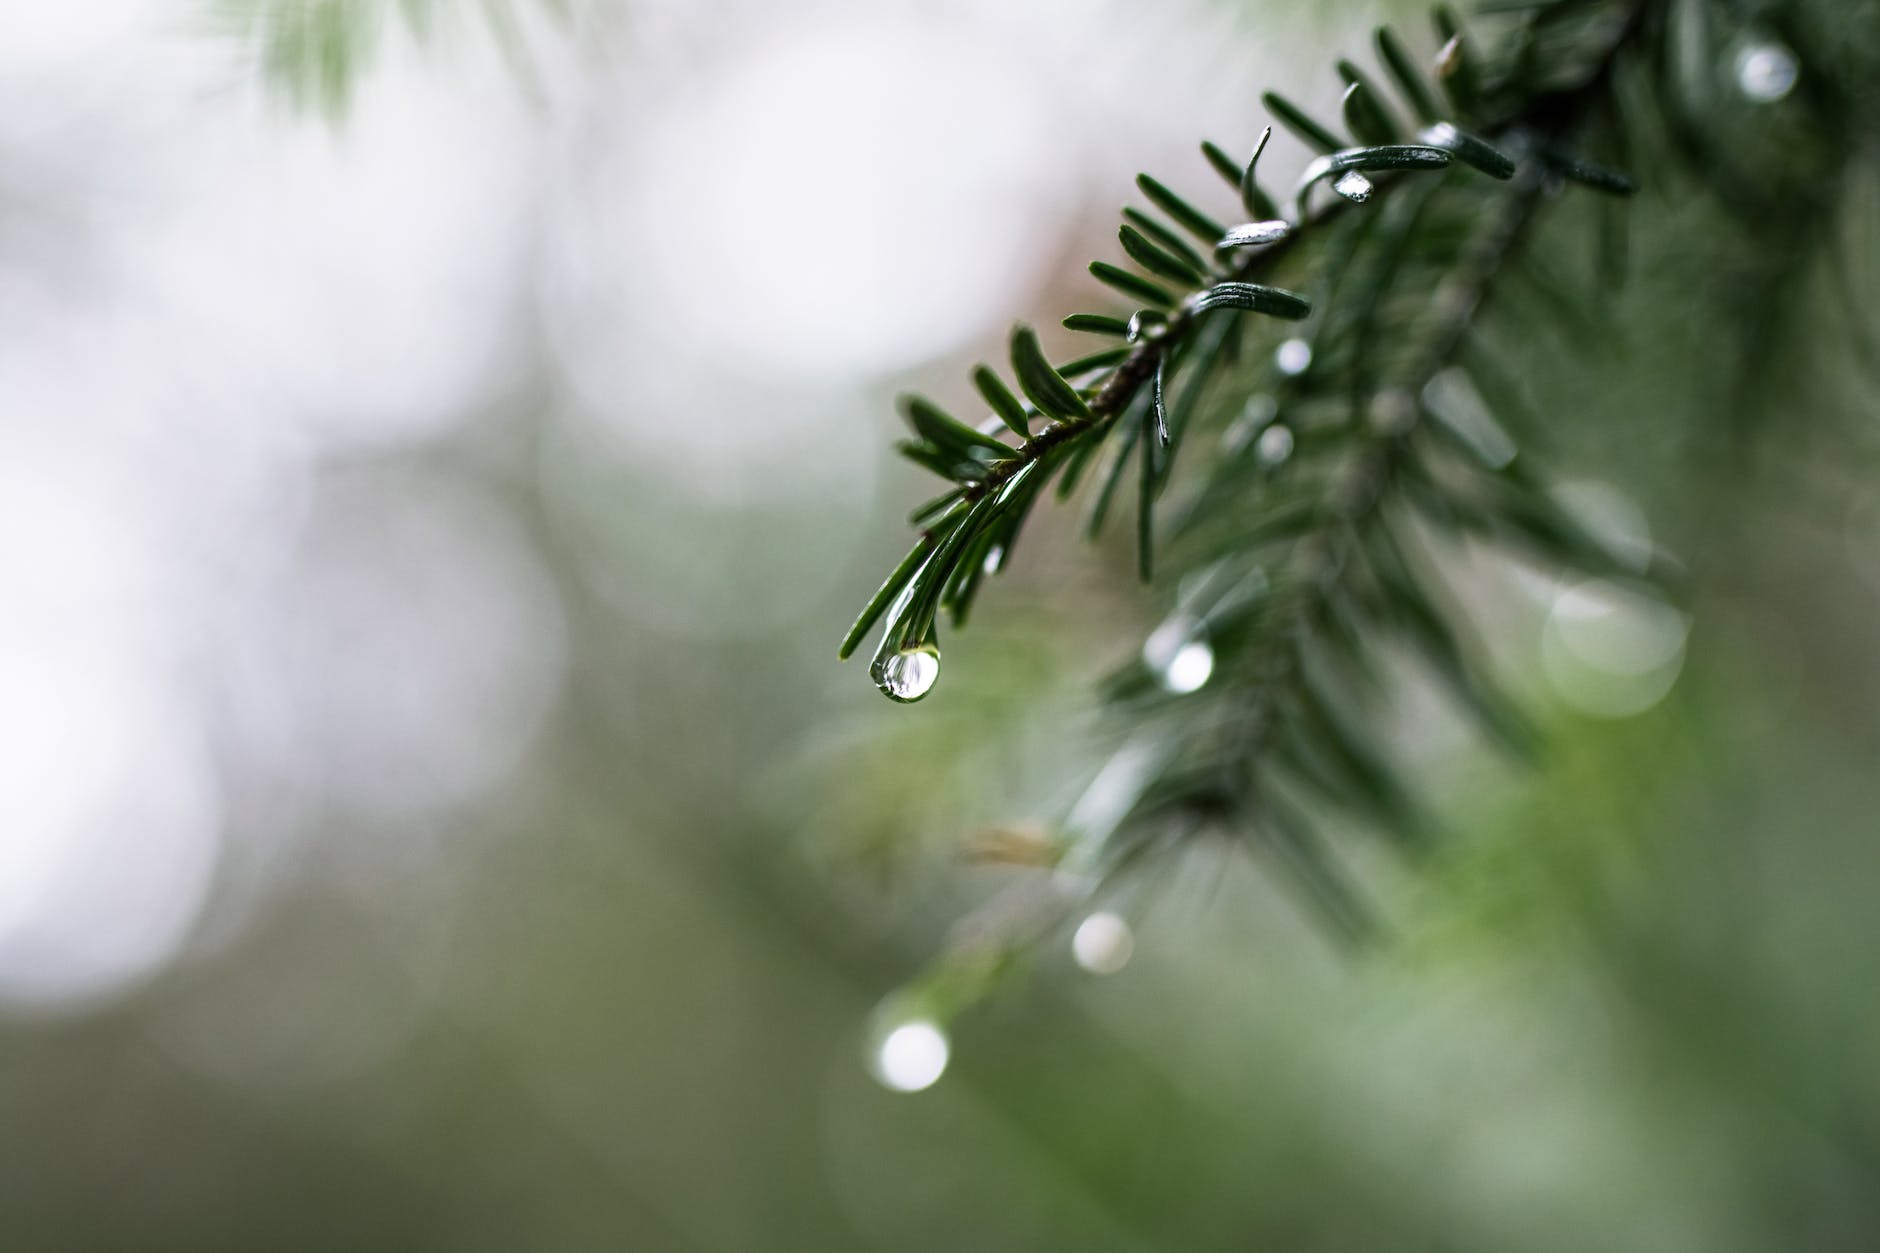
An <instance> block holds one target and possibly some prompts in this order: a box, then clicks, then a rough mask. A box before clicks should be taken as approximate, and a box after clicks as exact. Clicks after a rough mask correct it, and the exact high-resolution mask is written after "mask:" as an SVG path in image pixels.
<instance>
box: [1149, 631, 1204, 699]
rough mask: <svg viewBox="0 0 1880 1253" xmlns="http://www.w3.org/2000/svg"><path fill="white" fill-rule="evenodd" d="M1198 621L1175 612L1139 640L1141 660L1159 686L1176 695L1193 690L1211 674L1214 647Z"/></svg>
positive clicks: (1201, 684) (1198, 687) (1202, 683)
mask: <svg viewBox="0 0 1880 1253" xmlns="http://www.w3.org/2000/svg"><path fill="white" fill-rule="evenodd" d="M1203 631H1204V628H1203V626H1202V624H1201V623H1200V622H1198V621H1196V620H1195V619H1194V618H1192V617H1189V616H1188V615H1187V614H1177V615H1176V616H1174V617H1172V618H1170V619H1169V620H1168V621H1167V622H1164V623H1163V624H1162V625H1161V626H1159V627H1157V628H1156V629H1155V630H1153V631H1151V632H1150V633H1149V638H1148V639H1146V640H1144V641H1143V642H1142V662H1143V664H1144V665H1146V666H1148V667H1149V669H1150V670H1151V671H1153V672H1154V674H1155V677H1156V679H1157V680H1158V681H1159V682H1160V683H1161V684H1162V687H1163V688H1164V689H1165V690H1166V691H1169V692H1173V693H1174V694H1175V695H1177V696H1183V695H1186V694H1187V693H1189V692H1193V691H1197V690H1199V689H1200V688H1201V687H1202V686H1204V685H1205V684H1206V683H1207V681H1208V679H1209V678H1211V677H1212V676H1213V674H1214V649H1213V647H1212V646H1210V645H1209V643H1208V641H1207V639H1206V637H1205V635H1204V634H1203Z"/></svg>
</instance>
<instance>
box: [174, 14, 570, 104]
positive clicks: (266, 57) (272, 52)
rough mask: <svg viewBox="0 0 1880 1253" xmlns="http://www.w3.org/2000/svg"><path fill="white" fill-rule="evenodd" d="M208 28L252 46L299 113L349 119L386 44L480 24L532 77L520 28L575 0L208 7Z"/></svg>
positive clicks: (432, 38)
mask: <svg viewBox="0 0 1880 1253" xmlns="http://www.w3.org/2000/svg"><path fill="white" fill-rule="evenodd" d="M209 4H210V5H211V8H210V20H211V22H212V23H213V24H214V25H215V26H216V27H217V28H218V29H220V30H221V31H222V32H223V33H224V35H225V36H227V37H229V38H232V39H235V40H237V41H239V42H240V43H242V44H244V45H246V46H247V47H248V49H249V50H250V54H251V55H252V56H253V58H254V62H255V65H256V68H257V69H258V71H259V72H260V74H261V75H262V76H263V78H264V79H265V80H266V81H267V82H268V83H269V84H270V86H272V87H273V88H274V89H276V90H278V91H279V92H281V93H282V94H283V95H284V96H285V98H286V99H287V101H288V102H289V103H290V104H291V105H292V106H294V107H295V108H299V109H308V110H314V111H318V112H321V113H324V114H326V115H327V116H328V117H331V118H338V117H340V116H342V115H344V113H345V112H346V108H347V105H348V104H349V102H350V101H351V99H352V96H353V93H354V91H355V90H357V88H358V84H359V80H360V79H361V77H362V76H364V75H365V74H367V73H368V72H369V71H370V69H371V66H372V63H373V59H374V57H375V56H377V55H378V54H379V52H380V51H381V49H382V47H383V45H384V43H385V41H386V40H387V39H388V38H390V37H392V36H393V35H394V34H395V33H399V32H402V33H403V34H405V35H407V36H408V37H410V38H411V39H413V40H415V41H417V42H420V43H429V42H434V41H437V40H438V39H439V38H440V37H441V36H442V35H443V34H444V33H445V32H447V31H449V30H451V29H453V28H455V27H458V26H461V25H462V24H463V23H465V22H466V21H480V22H482V23H483V24H484V25H485V26H486V27H487V29H488V30H489V32H490V33H491V35H492V36H493V37H494V38H495V40H496V42H497V46H498V47H499V48H500V49H502V50H503V51H504V53H505V55H506V56H508V57H509V58H510V63H511V64H512V65H513V66H515V67H516V68H517V69H518V70H519V71H524V72H525V73H526V68H527V65H526V62H525V61H524V60H523V59H522V52H521V49H522V46H523V44H524V39H523V35H522V29H521V23H522V20H523V19H524V17H525V16H526V15H527V13H528V12H530V11H541V12H544V13H548V14H550V15H552V16H555V17H558V18H561V19H563V20H564V21H565V20H566V19H567V18H568V16H569V0H209Z"/></svg>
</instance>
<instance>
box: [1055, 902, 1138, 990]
mask: <svg viewBox="0 0 1880 1253" xmlns="http://www.w3.org/2000/svg"><path fill="white" fill-rule="evenodd" d="M1135 951H1136V937H1135V935H1134V934H1133V933H1131V931H1130V929H1129V924H1128V923H1127V922H1125V921H1124V920H1123V919H1122V918H1120V917H1118V916H1117V915H1115V914H1112V913H1109V912H1107V911H1105V912H1099V913H1094V914H1092V915H1090V916H1089V917H1088V918H1086V919H1084V920H1083V921H1082V922H1080V923H1078V924H1077V930H1076V931H1075V932H1074V933H1072V935H1071V956H1072V957H1074V958H1075V959H1076V960H1077V964H1078V965H1079V966H1082V967H1083V968H1084V969H1085V970H1088V971H1089V972H1090V973H1091V974H1093V975H1113V974H1115V973H1116V972H1117V971H1119V970H1121V969H1122V968H1123V967H1125V966H1127V965H1128V964H1129V959H1130V957H1131V956H1132V955H1133V954H1134V953H1135Z"/></svg>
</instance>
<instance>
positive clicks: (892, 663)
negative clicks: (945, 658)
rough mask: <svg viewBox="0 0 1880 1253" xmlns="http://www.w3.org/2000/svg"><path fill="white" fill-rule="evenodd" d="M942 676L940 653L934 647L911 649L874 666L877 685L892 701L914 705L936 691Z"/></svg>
mask: <svg viewBox="0 0 1880 1253" xmlns="http://www.w3.org/2000/svg"><path fill="white" fill-rule="evenodd" d="M939 677H940V650H939V649H937V648H935V647H933V646H932V645H931V644H929V645H927V646H925V647H922V648H909V649H904V650H903V651H901V652H898V653H895V654H893V655H892V656H890V657H888V658H886V659H885V660H883V661H882V662H880V663H879V664H878V665H877V666H876V667H875V684H876V686H878V687H880V688H881V691H882V694H883V695H885V696H886V697H887V698H888V699H889V700H898V701H906V702H910V703H911V702H913V701H917V700H919V699H920V698H921V697H923V696H925V695H926V694H927V693H928V692H929V691H931V690H932V689H933V685H934V680H935V679H938V678H939Z"/></svg>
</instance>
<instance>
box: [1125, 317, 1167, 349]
mask: <svg viewBox="0 0 1880 1253" xmlns="http://www.w3.org/2000/svg"><path fill="white" fill-rule="evenodd" d="M1166 330H1168V316H1167V315H1166V314H1162V313H1157V312H1156V311H1155V310H1154V309H1138V310H1136V312H1134V313H1133V314H1131V315H1130V317H1129V334H1128V339H1129V342H1130V343H1132V344H1140V343H1142V342H1143V341H1144V340H1151V339H1160V338H1161V337H1162V333H1163V332H1164V331H1166Z"/></svg>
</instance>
